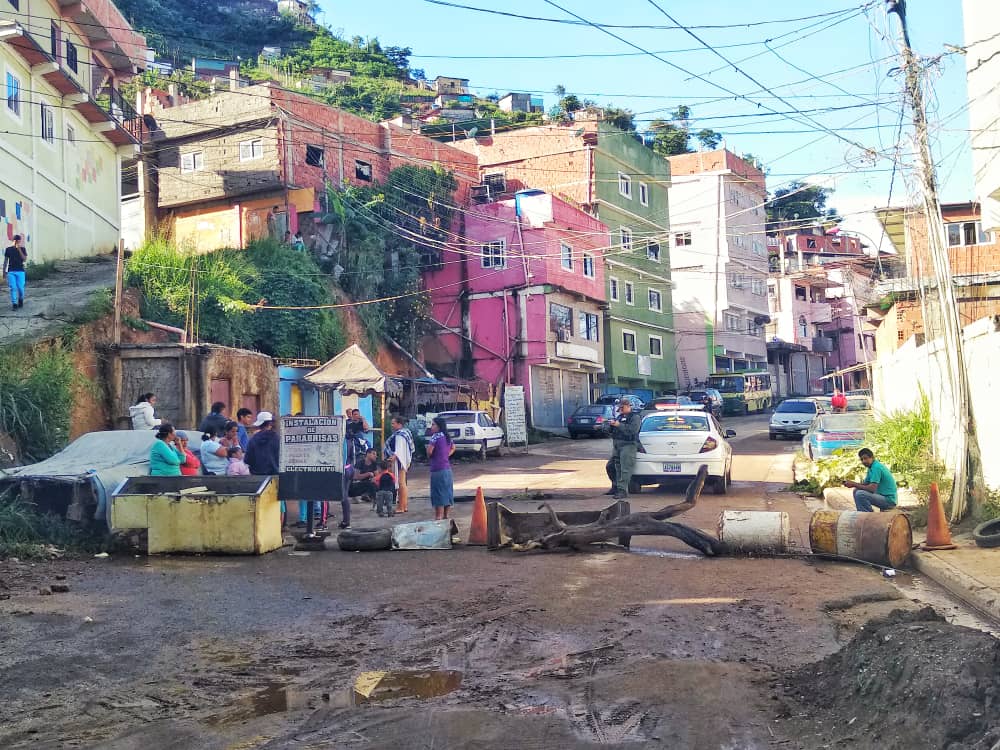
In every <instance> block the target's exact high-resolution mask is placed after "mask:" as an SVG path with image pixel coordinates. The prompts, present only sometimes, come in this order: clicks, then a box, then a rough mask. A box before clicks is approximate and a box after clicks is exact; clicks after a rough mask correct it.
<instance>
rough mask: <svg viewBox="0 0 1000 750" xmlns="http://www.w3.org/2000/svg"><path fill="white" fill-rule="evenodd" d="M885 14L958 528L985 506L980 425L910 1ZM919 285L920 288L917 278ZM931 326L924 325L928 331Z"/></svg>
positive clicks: (901, 0) (896, 1)
mask: <svg viewBox="0 0 1000 750" xmlns="http://www.w3.org/2000/svg"><path fill="white" fill-rule="evenodd" d="M886 11H887V12H888V13H895V14H896V15H897V16H898V17H899V25H900V34H899V37H900V42H899V46H900V55H901V57H902V62H903V69H904V71H905V73H906V88H905V90H906V98H907V99H908V100H909V102H910V109H911V110H912V113H913V129H914V137H915V141H916V142H915V150H916V157H917V163H918V170H919V178H920V192H921V200H922V203H923V209H924V214H925V215H926V219H927V248H928V253H929V254H930V257H931V265H932V266H933V269H934V280H935V283H936V286H937V300H938V303H939V307H940V315H939V316H938V318H939V319H940V321H941V329H942V330H941V334H942V335H941V339H942V343H943V344H944V349H943V356H944V360H945V361H946V362H947V365H948V368H947V373H946V375H947V383H948V385H949V387H950V390H951V396H952V403H953V404H954V409H955V421H956V424H955V428H954V435H953V439H954V442H955V444H954V446H953V448H952V450H951V455H952V456H953V457H955V462H954V470H955V483H954V486H953V487H952V493H951V520H952V521H953V522H955V521H959V520H961V519H962V518H963V517H965V515H966V514H967V513H968V511H969V510H970V505H974V504H976V503H977V502H981V501H982V498H983V492H982V490H983V476H982V461H981V458H980V454H979V441H978V439H977V437H976V421H975V418H974V416H973V414H972V399H971V393H970V388H969V374H968V370H967V368H966V362H965V351H964V345H963V341H962V322H961V318H960V317H959V313H958V303H957V301H956V299H955V288H954V286H952V280H951V264H950V261H949V259H948V249H947V248H948V245H947V242H946V233H945V227H944V221H943V219H942V218H941V203H940V201H939V198H938V189H937V176H936V173H935V168H934V160H933V159H932V157H931V147H930V136H929V134H928V132H927V110H926V107H925V105H924V94H923V88H922V84H921V81H920V64H919V62H918V60H917V57H916V55H915V54H914V53H913V49H912V48H911V47H910V34H909V30H908V26H907V17H906V0H886ZM917 283H918V284H921V283H922V282H921V280H920V279H919V278H918V279H917ZM929 322H930V321H925V325H927V324H928V323H929ZM932 356H933V355H932ZM970 499H971V501H972V502H971V503H970Z"/></svg>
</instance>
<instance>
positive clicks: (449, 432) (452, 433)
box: [448, 430, 459, 437]
mask: <svg viewBox="0 0 1000 750" xmlns="http://www.w3.org/2000/svg"><path fill="white" fill-rule="evenodd" d="M458 433H459V431H458V430H448V434H449V435H451V436H452V437H458Z"/></svg>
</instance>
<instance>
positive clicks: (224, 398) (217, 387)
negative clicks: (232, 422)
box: [209, 378, 233, 412]
mask: <svg viewBox="0 0 1000 750" xmlns="http://www.w3.org/2000/svg"><path fill="white" fill-rule="evenodd" d="M209 390H210V394H209V395H210V396H211V399H210V400H211V403H213V404H214V403H215V402H216V401H221V402H222V403H224V404H225V405H226V408H225V411H227V412H228V411H231V410H232V406H233V401H232V392H231V389H230V384H229V380H228V379H223V378H212V384H211V387H210V388H209Z"/></svg>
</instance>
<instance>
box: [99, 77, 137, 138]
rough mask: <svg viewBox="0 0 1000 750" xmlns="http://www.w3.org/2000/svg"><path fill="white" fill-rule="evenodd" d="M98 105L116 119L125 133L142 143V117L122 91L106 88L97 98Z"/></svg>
mask: <svg viewBox="0 0 1000 750" xmlns="http://www.w3.org/2000/svg"><path fill="white" fill-rule="evenodd" d="M97 103H98V104H99V105H100V106H101V109H103V110H104V111H105V112H107V113H108V114H109V115H111V116H112V117H113V118H115V120H116V121H117V122H118V124H119V125H121V126H122V129H123V130H125V132H127V133H128V134H129V135H131V136H132V137H133V138H135V139H136V140H137V141H139V142H142V117H141V116H140V115H139V113H138V112H136V111H135V107H133V106H132V105H131V104H129V103H128V101H127V100H126V99H125V97H124V96H122V93H121V91H119V90H118V89H116V88H115V87H114V86H105V87H104V90H103V91H101V93H100V94H99V95H98V97H97Z"/></svg>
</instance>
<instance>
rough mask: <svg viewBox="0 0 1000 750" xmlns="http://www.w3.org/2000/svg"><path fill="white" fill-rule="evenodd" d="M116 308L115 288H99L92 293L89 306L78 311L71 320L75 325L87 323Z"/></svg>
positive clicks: (88, 302) (108, 313)
mask: <svg viewBox="0 0 1000 750" xmlns="http://www.w3.org/2000/svg"><path fill="white" fill-rule="evenodd" d="M114 309H115V294H114V290H113V289H98V290H97V291H95V292H93V293H92V294H91V295H90V299H89V300H88V301H87V306H86V307H84V308H83V309H82V310H81V311H80V312H78V313H77V314H76V315H75V316H74V317H73V320H72V321H71V322H72V323H73V324H74V325H78V326H80V325H86V324H87V323H93V322H94V321H97V320H100V319H101V318H103V317H104V316H105V315H110V314H111V313H112V312H114Z"/></svg>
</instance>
